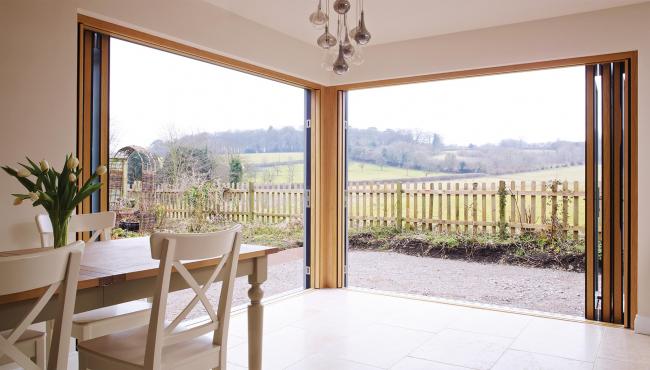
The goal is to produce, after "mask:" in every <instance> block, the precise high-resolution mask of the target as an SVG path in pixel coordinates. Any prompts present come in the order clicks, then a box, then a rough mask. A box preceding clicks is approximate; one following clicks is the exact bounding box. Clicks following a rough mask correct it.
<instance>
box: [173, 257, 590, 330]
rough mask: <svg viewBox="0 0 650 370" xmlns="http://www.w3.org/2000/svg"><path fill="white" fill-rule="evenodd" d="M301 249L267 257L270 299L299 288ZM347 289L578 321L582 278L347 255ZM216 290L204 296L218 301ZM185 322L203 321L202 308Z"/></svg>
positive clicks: (185, 294) (242, 282)
mask: <svg viewBox="0 0 650 370" xmlns="http://www.w3.org/2000/svg"><path fill="white" fill-rule="evenodd" d="M302 255H303V254H302V248H299V249H298V248H296V249H291V250H286V251H283V252H280V253H278V254H275V255H271V256H270V257H269V275H268V280H267V281H266V283H264V285H262V289H263V290H264V296H265V297H270V296H273V295H276V294H279V293H283V292H287V291H290V290H294V289H299V288H301V287H302V271H303V269H302ZM348 257H349V259H350V261H349V265H350V277H349V282H350V286H353V287H361V288H369V289H378V290H385V291H393V292H400V293H410V294H419V295H425V296H433V297H440V298H448V299H457V300H463V301H470V302H478V303H487V304H495V305H501V306H507V307H517V308H526V309H531V310H538V311H544V312H553V313H560V314H568V315H574V316H583V310H584V286H585V280H584V274H582V273H576V272H567V271H560V270H552V269H538V268H530V267H518V266H510V265H498V264H482V263H475V262H464V261H457V260H445V259H439V258H430V257H415V256H409V255H405V254H400V253H393V252H375V251H372V252H370V251H350V252H349V253H348ZM220 288H221V287H220V284H216V285H215V286H213V287H212V288H210V290H209V291H208V297H209V298H210V300H211V301H212V302H217V301H218V295H219V291H220ZM249 288H250V285H248V281H247V280H246V278H238V279H237V280H236V282H235V291H234V298H233V306H237V305H242V304H247V303H248V295H247V291H248V289H249ZM192 297H193V292H192V291H191V290H182V291H179V292H175V293H172V294H171V295H170V298H169V309H168V311H167V316H168V319H172V318H173V317H174V316H175V315H177V314H178V313H179V312H180V311H181V310H182V309H183V308H184V307H185V305H186V304H187V302H189V300H190V299H191V298H192ZM198 306H199V308H197V309H195V310H194V311H192V313H190V315H189V317H190V318H193V317H198V316H202V315H205V312H204V310H203V308H202V306H201V305H200V304H199V305H198Z"/></svg>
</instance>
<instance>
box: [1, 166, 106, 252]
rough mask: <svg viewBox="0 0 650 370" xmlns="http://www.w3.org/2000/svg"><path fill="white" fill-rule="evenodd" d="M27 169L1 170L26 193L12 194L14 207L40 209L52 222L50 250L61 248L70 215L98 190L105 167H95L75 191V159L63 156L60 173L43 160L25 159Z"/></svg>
mask: <svg viewBox="0 0 650 370" xmlns="http://www.w3.org/2000/svg"><path fill="white" fill-rule="evenodd" d="M27 162H29V165H26V164H22V163H19V165H20V166H21V167H22V168H21V169H19V170H16V169H14V168H11V167H8V166H3V167H2V169H3V170H5V172H7V173H8V174H9V175H10V176H13V177H15V178H16V179H17V180H18V181H19V182H20V183H21V184H22V185H23V186H24V187H25V189H27V192H28V193H27V194H12V195H13V196H14V205H16V206H17V205H20V204H22V203H23V202H24V201H26V200H29V201H31V202H32V206H34V207H37V206H43V208H45V211H47V214H48V215H49V216H50V221H51V222H52V231H53V234H54V235H53V236H54V247H55V248H58V247H62V246H64V245H66V244H67V243H68V222H69V221H70V216H71V215H72V212H74V211H75V208H76V207H77V205H78V204H79V203H81V202H82V201H83V200H84V199H86V198H87V197H89V196H90V195H91V194H92V193H94V192H95V191H97V190H99V188H100V187H101V183H100V182H99V181H97V180H98V178H99V177H101V176H102V175H104V174H105V173H106V167H105V166H99V167H97V169H96V170H95V173H93V174H92V176H90V178H89V179H88V180H87V181H86V182H85V183H84V184H83V185H82V186H81V187H79V182H78V181H77V179H78V178H79V176H80V175H81V170H82V169H81V168H80V167H79V159H77V158H76V157H74V156H73V155H72V154H69V155H66V157H65V165H64V166H63V169H62V170H61V172H57V171H55V170H54V169H53V168H52V167H50V165H49V163H48V162H47V161H46V160H42V161H41V162H40V163H38V164H36V163H34V161H32V160H31V159H29V158H27Z"/></svg>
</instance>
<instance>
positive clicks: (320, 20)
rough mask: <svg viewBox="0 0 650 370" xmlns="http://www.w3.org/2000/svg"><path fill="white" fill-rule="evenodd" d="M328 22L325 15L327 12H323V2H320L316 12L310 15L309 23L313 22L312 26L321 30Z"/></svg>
mask: <svg viewBox="0 0 650 370" xmlns="http://www.w3.org/2000/svg"><path fill="white" fill-rule="evenodd" d="M327 21H328V17H327V14H325V12H323V10H322V7H321V1H320V0H319V1H318V8H317V9H316V11H314V12H313V13H311V14H310V15H309V22H311V24H313V25H314V26H316V27H318V28H320V27H322V26H323V25H324V24H325V23H327Z"/></svg>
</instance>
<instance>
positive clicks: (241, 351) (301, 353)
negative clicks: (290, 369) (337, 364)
mask: <svg viewBox="0 0 650 370" xmlns="http://www.w3.org/2000/svg"><path fill="white" fill-rule="evenodd" d="M329 340H331V339H330V338H325V337H319V336H315V335H313V334H310V333H309V332H307V331H306V330H304V329H300V328H294V327H285V328H283V329H280V330H277V331H275V332H273V333H269V334H266V335H264V348H263V351H262V363H263V365H264V366H263V368H264V369H265V370H276V369H284V368H286V367H287V366H290V365H292V364H294V363H296V362H298V361H300V360H302V359H303V358H305V357H307V356H309V355H311V354H314V353H315V352H316V350H317V349H318V343H320V344H321V346H322V343H327V342H328V341H329ZM228 361H229V362H231V363H233V364H235V365H238V366H244V367H245V366H248V344H247V343H242V344H240V345H238V346H235V347H232V348H229V349H228Z"/></svg>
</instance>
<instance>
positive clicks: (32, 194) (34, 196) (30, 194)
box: [29, 192, 38, 202]
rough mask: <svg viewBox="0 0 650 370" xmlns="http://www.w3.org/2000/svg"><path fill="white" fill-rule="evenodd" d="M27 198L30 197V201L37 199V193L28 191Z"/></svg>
mask: <svg viewBox="0 0 650 370" xmlns="http://www.w3.org/2000/svg"><path fill="white" fill-rule="evenodd" d="M29 199H30V200H31V201H32V202H36V201H37V200H38V193H31V192H30V193H29Z"/></svg>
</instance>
